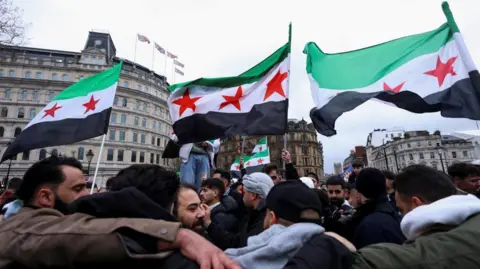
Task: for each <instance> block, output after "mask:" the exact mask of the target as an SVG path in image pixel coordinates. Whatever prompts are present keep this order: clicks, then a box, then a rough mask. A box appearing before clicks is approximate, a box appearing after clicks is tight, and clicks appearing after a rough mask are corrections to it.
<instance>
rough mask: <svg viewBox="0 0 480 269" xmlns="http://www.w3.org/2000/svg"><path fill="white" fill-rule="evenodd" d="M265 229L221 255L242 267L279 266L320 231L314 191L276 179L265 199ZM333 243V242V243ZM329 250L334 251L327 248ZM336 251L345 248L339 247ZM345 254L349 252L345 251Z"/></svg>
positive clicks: (317, 204)
mask: <svg viewBox="0 0 480 269" xmlns="http://www.w3.org/2000/svg"><path fill="white" fill-rule="evenodd" d="M266 207H267V214H266V216H265V220H264V223H263V224H264V228H265V230H264V231H263V232H262V233H261V234H259V235H256V236H252V237H250V238H248V243H247V246H246V247H244V248H238V249H227V250H226V251H225V254H227V256H229V257H230V258H232V259H233V260H235V261H236V262H237V263H238V264H239V265H240V266H241V267H242V268H259V269H263V268H269V269H270V268H271V269H276V268H279V269H280V268H283V267H284V266H285V265H286V264H287V262H288V260H289V259H290V258H292V257H293V256H294V255H295V253H296V252H297V251H298V250H299V249H300V248H301V247H302V246H303V245H304V243H305V242H307V241H308V240H309V239H310V238H311V237H312V236H314V235H318V234H323V233H324V232H325V230H324V229H323V227H322V226H320V222H321V220H320V218H321V211H322V204H321V202H320V200H319V198H318V196H317V195H316V193H315V192H314V191H313V190H312V189H310V188H308V187H307V186H306V185H305V184H304V183H302V182H301V181H298V180H288V181H284V182H280V183H278V184H277V185H275V187H273V188H272V190H271V191H270V193H269V194H268V196H267V199H266ZM333 246H334V245H333ZM331 247H332V245H330V246H329V253H331V251H335V249H336V248H334V249H331ZM338 248H339V249H340V250H345V249H344V248H343V247H342V246H340V247H338ZM345 254H346V255H349V253H348V251H346V250H345Z"/></svg>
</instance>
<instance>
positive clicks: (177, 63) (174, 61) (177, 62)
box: [173, 60, 185, 68]
mask: <svg viewBox="0 0 480 269" xmlns="http://www.w3.org/2000/svg"><path fill="white" fill-rule="evenodd" d="M173 63H174V64H175V65H176V66H180V67H181V68H184V67H185V65H184V64H182V63H181V62H179V61H177V60H173Z"/></svg>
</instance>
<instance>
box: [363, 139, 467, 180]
mask: <svg viewBox="0 0 480 269" xmlns="http://www.w3.org/2000/svg"><path fill="white" fill-rule="evenodd" d="M373 142H374V141H373V140H372V133H371V134H370V135H369V138H368V139H367V147H366V153H367V158H368V160H369V165H370V166H371V167H375V168H378V169H382V170H389V171H392V172H395V173H398V172H399V171H400V170H401V169H403V168H405V167H407V166H409V165H413V164H422V165H426V166H430V167H433V168H435V169H437V170H440V171H442V170H444V171H446V170H447V167H448V166H449V165H451V164H453V163H457V162H471V161H473V160H474V146H473V144H472V142H471V141H468V140H465V139H463V138H460V137H457V136H453V135H441V133H440V132H439V131H436V132H434V133H433V134H430V133H429V132H428V131H409V132H403V133H401V134H399V135H397V136H393V137H390V139H388V141H385V142H384V143H381V144H379V143H378V141H377V144H374V143H373Z"/></svg>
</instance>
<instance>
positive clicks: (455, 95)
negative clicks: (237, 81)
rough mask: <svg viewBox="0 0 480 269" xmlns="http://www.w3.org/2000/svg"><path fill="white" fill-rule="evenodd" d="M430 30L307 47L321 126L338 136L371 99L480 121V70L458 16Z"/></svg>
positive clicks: (315, 118) (316, 115)
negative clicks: (336, 48)
mask: <svg viewBox="0 0 480 269" xmlns="http://www.w3.org/2000/svg"><path fill="white" fill-rule="evenodd" d="M442 7H443V10H444V13H445V15H446V17H447V23H445V24H444V25H442V26H440V27H439V28H438V29H435V30H433V31H430V32H426V33H422V34H417V35H412V36H407V37H403V38H399V39H395V40H392V41H389V42H386V43H383V44H379V45H376V46H371V47H368V48H365V49H360V50H354V51H350V52H342V53H337V54H325V53H324V52H323V51H321V50H320V49H319V48H318V47H317V45H316V44H315V43H308V44H307V45H306V46H305V53H306V54H307V73H308V76H309V78H310V83H311V90H312V96H313V99H314V103H315V106H316V107H315V108H314V109H312V110H311V111H310V117H311V119H312V122H313V124H314V126H315V128H316V130H317V131H318V132H319V133H320V134H323V135H325V136H332V135H335V134H336V133H337V132H336V131H335V121H336V120H337V118H338V117H340V116H341V115H342V114H343V113H345V112H347V111H350V110H353V109H355V108H356V107H358V106H359V105H361V104H363V103H364V102H366V101H368V100H370V99H373V98H375V99H377V100H380V101H382V102H388V103H391V104H393V105H395V106H397V107H399V108H402V109H405V110H407V111H410V112H413V113H428V112H437V111H439V112H440V113H441V115H442V116H443V117H447V118H468V119H473V120H480V95H479V94H478V92H479V91H480V75H479V73H478V70H477V68H476V67H475V64H474V63H473V60H472V58H471V57H470V55H469V52H468V51H467V48H466V46H465V43H464V41H463V38H462V35H461V34H460V32H459V29H458V27H457V25H456V23H455V21H454V18H453V15H452V13H451V11H450V9H449V7H448V3H446V2H444V3H443V5H442Z"/></svg>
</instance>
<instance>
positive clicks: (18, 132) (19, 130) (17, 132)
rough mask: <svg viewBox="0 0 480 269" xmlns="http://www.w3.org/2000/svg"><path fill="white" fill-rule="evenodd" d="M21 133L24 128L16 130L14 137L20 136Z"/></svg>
mask: <svg viewBox="0 0 480 269" xmlns="http://www.w3.org/2000/svg"><path fill="white" fill-rule="evenodd" d="M21 132H22V128H20V127H17V128H15V133H14V134H13V137H17V135H19V134H20V133H21Z"/></svg>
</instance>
